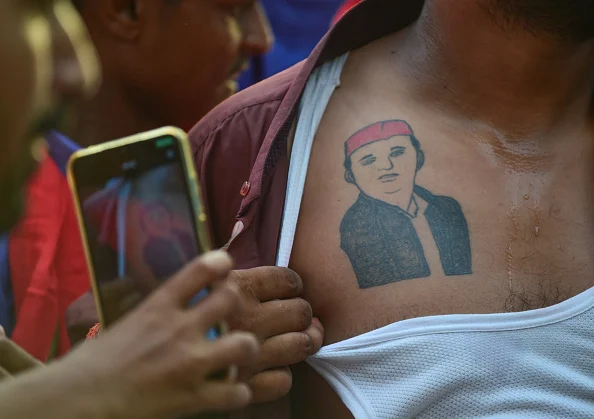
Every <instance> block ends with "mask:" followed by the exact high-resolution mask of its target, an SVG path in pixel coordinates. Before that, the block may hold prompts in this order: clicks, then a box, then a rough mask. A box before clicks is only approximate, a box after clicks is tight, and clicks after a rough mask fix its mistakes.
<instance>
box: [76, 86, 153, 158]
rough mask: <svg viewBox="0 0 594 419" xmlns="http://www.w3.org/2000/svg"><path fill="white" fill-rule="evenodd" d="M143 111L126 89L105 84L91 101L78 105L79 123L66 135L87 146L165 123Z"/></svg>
mask: <svg viewBox="0 0 594 419" xmlns="http://www.w3.org/2000/svg"><path fill="white" fill-rule="evenodd" d="M143 111H144V110H143V109H139V107H138V106H136V105H135V104H134V103H133V102H132V101H131V100H129V98H127V97H126V96H125V95H124V94H123V90H122V89H118V88H117V87H115V86H109V85H104V86H102V87H101V89H100V91H99V92H98V93H97V95H96V96H95V97H94V98H93V99H92V100H91V101H89V102H87V103H85V104H82V105H80V106H78V107H77V112H78V113H77V123H76V124H75V126H74V127H73V129H72V130H71V131H70V132H66V133H65V134H67V135H68V136H69V137H70V138H72V139H73V140H74V141H76V142H77V143H78V144H80V145H81V146H83V147H87V146H90V145H94V144H100V143H103V142H106V141H110V140H114V139H117V138H122V137H125V136H128V135H132V134H136V133H138V132H143V131H148V130H151V129H154V128H159V127H160V126H162V125H164V124H163V123H160V122H159V121H157V120H155V119H154V118H150V117H149V116H147V115H146V113H144V112H143Z"/></svg>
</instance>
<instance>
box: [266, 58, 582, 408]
mask: <svg viewBox="0 0 594 419" xmlns="http://www.w3.org/2000/svg"><path fill="white" fill-rule="evenodd" d="M346 59H347V55H344V56H342V57H339V58H337V59H335V60H334V61H331V62H328V63H326V64H325V65H323V66H322V67H320V68H319V69H317V70H316V71H315V72H314V73H313V74H312V76H311V77H310V79H309V81H308V83H307V87H306V89H305V93H304V96H303V98H302V100H301V104H300V114H299V117H298V121H297V126H296V131H295V138H294V142H293V148H292V151H291V163H290V168H289V179H288V184H287V194H286V199H285V210H284V216H283V224H282V227H281V236H280V242H279V249H278V254H277V265H279V266H285V267H286V266H288V264H289V259H290V255H291V250H292V247H293V239H294V236H295V230H296V226H297V219H298V216H299V209H300V206H301V199H302V197H303V189H304V186H305V178H306V175H307V168H308V164H309V157H310V152H311V146H312V143H313V139H314V137H315V133H316V131H317V129H318V126H319V123H320V120H321V119H322V116H323V114H324V111H325V109H326V107H327V105H328V101H329V100H330V97H331V96H332V93H333V92H334V89H335V88H336V87H337V86H338V85H339V84H340V74H341V72H342V68H343V66H344V63H345V62H346ZM308 363H309V364H310V365H311V366H312V367H313V368H314V369H315V370H316V371H317V372H318V373H319V374H320V375H321V376H322V377H324V378H325V379H326V381H327V382H328V383H329V384H330V385H331V386H332V388H333V389H334V390H335V391H336V392H337V393H338V395H339V396H340V398H341V399H342V401H343V403H344V404H345V405H346V406H347V407H348V408H349V409H350V411H351V412H352V414H353V415H354V416H355V418H357V419H359V418H361V419H363V418H365V419H367V418H369V419H372V418H378V419H379V418H382V419H388V418H412V417H414V418H417V417H418V418H594V288H591V289H589V290H587V291H585V292H583V293H582V294H579V295H578V296H576V297H574V298H571V299H569V300H567V301H564V302H562V303H560V304H557V305H554V306H551V307H548V308H543V309H538V310H532V311H525V312H520V313H503V314H470V315H444V316H430V317H421V318H415V319H409V320H404V321H400V322H396V323H393V324H390V325H388V326H385V327H382V328H380V329H377V330H374V331H372V332H369V333H365V334H363V335H360V336H356V337H353V338H351V339H347V340H345V341H342V342H338V343H335V344H332V345H329V346H326V347H323V348H322V349H321V350H320V351H319V352H318V353H317V354H316V355H314V356H312V357H310V358H309V359H308Z"/></svg>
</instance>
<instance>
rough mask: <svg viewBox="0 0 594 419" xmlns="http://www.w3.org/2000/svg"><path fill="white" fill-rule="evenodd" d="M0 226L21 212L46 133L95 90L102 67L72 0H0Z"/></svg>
mask: <svg viewBox="0 0 594 419" xmlns="http://www.w3.org/2000/svg"><path fill="white" fill-rule="evenodd" d="M0 62H1V63H2V73H1V75H2V77H0V193H1V194H2V197H3V204H2V206H1V207H0V231H5V230H6V229H8V228H10V227H11V226H12V225H13V224H14V223H15V222H16V221H17V220H18V217H19V214H20V212H21V206H22V193H23V188H24V186H25V182H26V180H27V177H28V176H29V175H30V174H31V173H32V171H33V170H34V169H35V165H36V160H39V159H40V158H41V157H42V156H43V154H44V151H43V140H42V138H43V135H44V133H45V132H46V131H47V130H48V129H52V128H58V129H59V128H60V124H61V123H62V118H63V115H65V113H66V112H65V111H66V109H67V108H68V102H69V100H70V99H74V98H75V97H76V96H79V95H81V94H84V93H91V92H92V91H93V90H94V88H95V87H96V84H97V81H98V77H99V70H98V68H99V67H98V63H97V59H96V55H95V52H94V49H93V47H92V45H91V43H90V41H89V38H88V36H87V33H86V29H85V27H84V25H83V24H82V22H81V20H80V18H79V16H78V15H77V13H76V12H75V10H74V9H73V8H72V6H71V4H70V1H69V0H2V1H0Z"/></svg>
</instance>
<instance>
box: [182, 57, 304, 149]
mask: <svg viewBox="0 0 594 419" xmlns="http://www.w3.org/2000/svg"><path fill="white" fill-rule="evenodd" d="M302 65H303V63H298V64H296V65H294V66H293V67H290V68H289V69H287V70H285V71H283V72H281V73H278V74H276V75H274V76H272V77H270V78H268V79H266V80H264V81H262V82H260V83H258V84H256V85H253V86H251V87H248V88H247V89H245V90H242V91H241V92H239V93H237V94H235V95H233V96H232V97H231V98H229V99H227V100H226V101H224V102H223V103H221V104H220V105H218V106H217V107H215V108H214V109H213V110H212V111H211V112H209V113H208V115H206V116H205V117H204V118H203V119H202V120H200V121H199V122H198V123H197V124H196V125H195V126H194V128H193V129H192V130H191V131H190V132H189V138H190V143H191V145H192V150H193V151H194V153H196V151H197V150H199V149H200V148H202V147H204V146H206V145H208V144H209V142H211V141H224V142H229V141H232V143H230V144H229V146H232V147H233V146H242V145H243V146H245V145H246V144H245V140H248V139H249V141H252V142H258V143H261V142H262V140H263V139H264V138H263V137H264V136H263V135H262V134H265V133H266V131H267V129H268V127H269V126H270V123H271V122H272V119H273V118H274V116H275V115H276V113H277V112H278V110H279V107H280V105H281V103H282V101H283V99H284V98H285V96H286V94H287V92H288V90H289V88H290V87H291V85H292V84H293V82H294V80H295V78H296V76H297V75H298V73H299V71H300V69H301V67H302ZM239 134H241V138H242V140H241V141H238V140H237V136H238V135H239ZM254 134H257V135H254ZM242 143H243V144H242ZM253 146H254V144H251V148H253Z"/></svg>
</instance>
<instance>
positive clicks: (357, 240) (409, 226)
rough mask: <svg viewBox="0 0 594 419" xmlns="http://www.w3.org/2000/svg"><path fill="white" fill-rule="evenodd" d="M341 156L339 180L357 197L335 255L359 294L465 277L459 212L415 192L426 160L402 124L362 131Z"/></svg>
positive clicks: (464, 229) (443, 200) (464, 227)
mask: <svg viewBox="0 0 594 419" xmlns="http://www.w3.org/2000/svg"><path fill="white" fill-rule="evenodd" d="M344 153H345V155H344V167H345V180H346V181H347V182H348V183H350V184H352V185H353V186H354V187H356V188H357V189H358V190H359V197H358V198H357V200H356V201H355V203H354V204H353V205H352V206H351V207H350V208H349V209H348V210H347V212H346V214H345V216H344V218H343V220H342V222H341V225H340V236H341V248H342V250H343V251H344V252H345V253H346V254H347V256H348V257H349V260H350V262H351V265H352V267H353V270H354V271H355V275H356V276H357V281H358V283H359V288H371V287H376V286H380V285H385V284H390V283H394V282H398V281H402V280H407V279H414V278H426V277H429V276H430V275H431V274H438V273H440V274H442V275H447V276H453V275H469V274H471V273H472V257H471V249H470V236H469V232H468V224H467V222H466V218H465V217H464V213H463V212H462V208H461V207H460V204H459V203H458V201H456V200H455V199H454V198H451V197H448V196H440V195H436V194H433V193H432V192H429V191H428V190H427V189H425V188H423V187H421V186H419V185H417V184H416V176H417V173H418V172H419V171H420V170H421V169H422V168H423V165H424V163H425V154H424V152H423V150H422V149H421V144H420V142H419V140H418V139H417V138H416V137H415V135H414V132H413V130H412V128H411V127H410V125H409V124H408V123H407V122H406V121H402V120H390V121H381V122H377V123H374V124H371V125H369V126H367V127H365V128H362V129H361V130H359V131H357V132H356V133H355V134H353V135H352V136H351V137H349V138H348V139H347V141H346V142H345V145H344Z"/></svg>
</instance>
